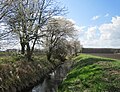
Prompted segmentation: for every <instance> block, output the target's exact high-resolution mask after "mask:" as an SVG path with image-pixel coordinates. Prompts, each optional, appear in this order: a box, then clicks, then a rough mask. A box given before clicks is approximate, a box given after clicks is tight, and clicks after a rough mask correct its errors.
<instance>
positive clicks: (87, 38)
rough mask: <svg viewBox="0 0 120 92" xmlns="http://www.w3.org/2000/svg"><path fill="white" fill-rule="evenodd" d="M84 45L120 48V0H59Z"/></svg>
mask: <svg viewBox="0 0 120 92" xmlns="http://www.w3.org/2000/svg"><path fill="white" fill-rule="evenodd" d="M59 1H60V2H61V4H62V5H64V6H65V7H66V8H67V9H68V14H67V15H66V16H65V17H67V18H68V19H70V20H72V21H74V23H75V27H76V29H77V30H78V34H79V35H78V38H79V40H80V41H81V44H82V45H83V47H90V48H94V47H95V48H120V0H59Z"/></svg>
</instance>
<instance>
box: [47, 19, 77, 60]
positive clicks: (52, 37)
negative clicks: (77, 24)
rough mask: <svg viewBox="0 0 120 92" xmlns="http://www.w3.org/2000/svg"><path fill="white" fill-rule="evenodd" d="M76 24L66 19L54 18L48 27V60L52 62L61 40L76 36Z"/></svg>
mask: <svg viewBox="0 0 120 92" xmlns="http://www.w3.org/2000/svg"><path fill="white" fill-rule="evenodd" d="M74 31H75V29H74V24H73V23H72V22H71V21H70V20H68V19H66V18H61V17H59V18H52V19H51V20H50V21H49V22H48V25H47V32H46V35H47V37H46V49H47V59H48V60H49V61H50V59H51V56H52V54H53V52H54V49H55V48H56V46H58V45H59V44H60V40H61V39H68V38H70V37H72V36H73V35H74Z"/></svg>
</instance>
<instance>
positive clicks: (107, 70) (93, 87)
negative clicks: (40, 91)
mask: <svg viewBox="0 0 120 92" xmlns="http://www.w3.org/2000/svg"><path fill="white" fill-rule="evenodd" d="M73 60H74V61H75V64H74V65H73V66H72V67H73V69H72V70H71V71H70V72H69V73H68V75H67V76H66V78H65V79H64V81H63V82H62V84H61V85H60V86H59V90H58V92H120V61H119V60H115V59H109V58H101V57H97V56H92V55H85V54H81V55H80V56H77V57H75V58H73Z"/></svg>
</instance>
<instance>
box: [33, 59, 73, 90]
mask: <svg viewBox="0 0 120 92" xmlns="http://www.w3.org/2000/svg"><path fill="white" fill-rule="evenodd" d="M71 65H72V62H67V61H66V62H65V63H63V64H62V65H60V66H59V67H58V68H57V69H56V70H55V71H53V72H52V73H50V74H49V76H48V77H47V78H44V81H43V83H40V84H39V85H38V86H36V87H34V88H33V89H32V92H57V89H58V86H59V85H60V83H61V82H62V80H63V79H64V78H65V76H66V75H67V73H68V71H69V70H70V69H71Z"/></svg>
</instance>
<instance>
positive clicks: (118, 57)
mask: <svg viewBox="0 0 120 92" xmlns="http://www.w3.org/2000/svg"><path fill="white" fill-rule="evenodd" d="M89 54H91V55H94V56H100V57H106V58H113V59H119V60H120V54H105V53H89Z"/></svg>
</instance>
